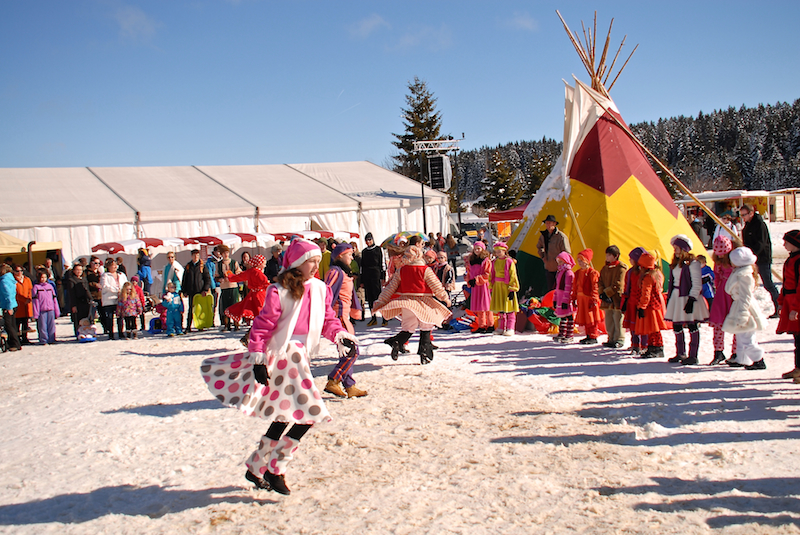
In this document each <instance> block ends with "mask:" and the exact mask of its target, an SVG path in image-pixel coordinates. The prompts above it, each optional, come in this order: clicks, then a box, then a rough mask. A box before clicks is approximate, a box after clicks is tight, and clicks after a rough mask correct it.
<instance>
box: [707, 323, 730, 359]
mask: <svg viewBox="0 0 800 535" xmlns="http://www.w3.org/2000/svg"><path fill="white" fill-rule="evenodd" d="M711 327H712V328H713V329H714V351H723V350H724V349H725V331H723V330H722V324H721V323H712V324H711ZM731 353H736V335H735V334H734V335H733V342H732V343H731Z"/></svg>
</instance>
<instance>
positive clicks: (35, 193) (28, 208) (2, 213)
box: [0, 167, 136, 228]
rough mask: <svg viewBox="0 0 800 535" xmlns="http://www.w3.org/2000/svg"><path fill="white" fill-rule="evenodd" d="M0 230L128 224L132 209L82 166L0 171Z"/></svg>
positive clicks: (134, 216) (130, 220)
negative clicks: (0, 193)
mask: <svg viewBox="0 0 800 535" xmlns="http://www.w3.org/2000/svg"><path fill="white" fill-rule="evenodd" d="M0 191H2V192H3V194H2V195H0V228H26V227H44V226H70V225H75V224H83V225H103V224H109V223H131V224H133V222H134V220H135V219H136V214H135V210H133V209H132V208H131V207H130V206H128V205H127V204H125V201H123V200H122V199H120V198H119V197H118V196H117V195H115V194H114V192H113V191H111V190H109V189H108V188H107V187H105V186H104V185H103V184H102V183H101V182H100V181H99V180H98V179H97V177H95V176H94V175H93V174H92V173H91V172H89V170H88V169H86V168H85V167H63V168H25V169H20V168H0Z"/></svg>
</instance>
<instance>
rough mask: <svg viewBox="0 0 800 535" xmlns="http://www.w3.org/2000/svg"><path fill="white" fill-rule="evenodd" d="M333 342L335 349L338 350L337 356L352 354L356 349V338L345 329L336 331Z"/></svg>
mask: <svg viewBox="0 0 800 535" xmlns="http://www.w3.org/2000/svg"><path fill="white" fill-rule="evenodd" d="M335 342H336V349H338V350H339V357H346V356H352V355H353V354H354V353H355V351H356V345H357V344H358V338H356V337H355V336H353V335H352V334H350V333H349V332H347V331H339V332H338V333H336V338H335Z"/></svg>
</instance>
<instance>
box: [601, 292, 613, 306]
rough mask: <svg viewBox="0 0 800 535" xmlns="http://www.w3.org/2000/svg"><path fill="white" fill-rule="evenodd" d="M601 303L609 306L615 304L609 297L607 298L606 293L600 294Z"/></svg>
mask: <svg viewBox="0 0 800 535" xmlns="http://www.w3.org/2000/svg"><path fill="white" fill-rule="evenodd" d="M600 301H602V302H603V303H607V304H609V305H612V304H614V301H613V300H612V299H611V298H610V297H609V296H607V295H606V293H605V292H602V293H601V294H600Z"/></svg>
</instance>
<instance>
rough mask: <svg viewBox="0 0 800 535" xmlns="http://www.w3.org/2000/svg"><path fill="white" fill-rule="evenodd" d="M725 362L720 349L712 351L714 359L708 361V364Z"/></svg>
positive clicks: (713, 364)
mask: <svg viewBox="0 0 800 535" xmlns="http://www.w3.org/2000/svg"><path fill="white" fill-rule="evenodd" d="M723 362H725V353H723V352H722V351H714V360H712V361H711V362H709V363H708V365H709V366H716V365H717V364H722V363H723Z"/></svg>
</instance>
